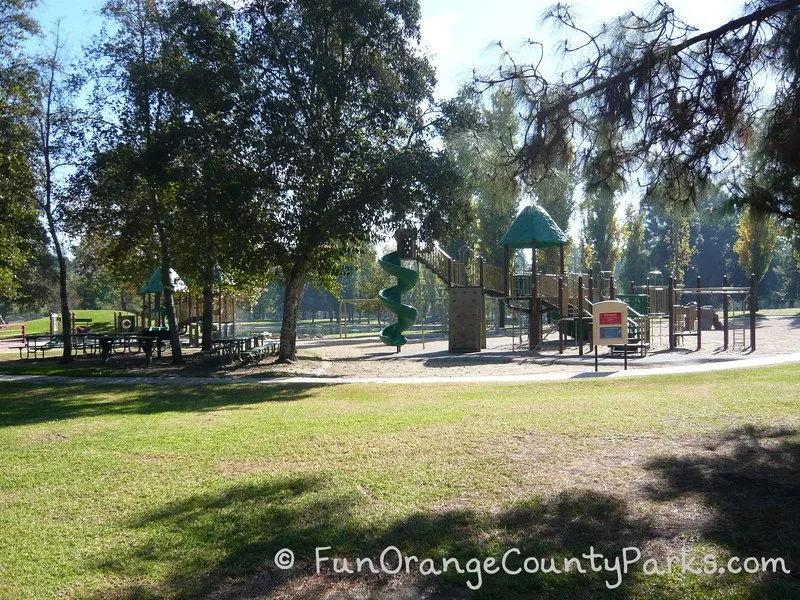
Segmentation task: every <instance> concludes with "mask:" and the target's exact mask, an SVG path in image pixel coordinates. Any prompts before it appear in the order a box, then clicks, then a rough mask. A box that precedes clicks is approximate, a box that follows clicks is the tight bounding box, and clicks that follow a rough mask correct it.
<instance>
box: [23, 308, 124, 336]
mask: <svg viewBox="0 0 800 600" xmlns="http://www.w3.org/2000/svg"><path fill="white" fill-rule="evenodd" d="M72 312H73V313H74V314H75V318H76V319H92V331H93V332H95V333H104V332H108V331H114V312H115V311H113V310H75V311H72ZM116 312H118V313H122V311H116ZM125 314H133V313H125ZM25 333H27V334H28V335H33V334H37V333H50V319H49V318H48V317H42V318H41V319H32V320H31V321H26V322H25Z"/></svg>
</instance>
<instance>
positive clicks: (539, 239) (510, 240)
mask: <svg viewBox="0 0 800 600" xmlns="http://www.w3.org/2000/svg"><path fill="white" fill-rule="evenodd" d="M569 241H570V239H569V236H568V235H567V234H566V233H564V232H563V231H561V228H560V227H559V226H558V225H556V222H555V221H553V217H551V216H550V215H548V214H547V211H546V210H545V209H543V208H541V207H539V206H526V207H525V208H523V209H522V211H521V212H520V213H519V214H518V215H517V218H516V219H514V222H513V223H511V227H509V228H508V231H506V233H505V235H504V236H503V238H502V239H501V240H500V244H501V245H503V246H508V247H509V248H532V247H534V246H535V247H536V248H557V247H559V246H561V245H562V244H568V243H569Z"/></svg>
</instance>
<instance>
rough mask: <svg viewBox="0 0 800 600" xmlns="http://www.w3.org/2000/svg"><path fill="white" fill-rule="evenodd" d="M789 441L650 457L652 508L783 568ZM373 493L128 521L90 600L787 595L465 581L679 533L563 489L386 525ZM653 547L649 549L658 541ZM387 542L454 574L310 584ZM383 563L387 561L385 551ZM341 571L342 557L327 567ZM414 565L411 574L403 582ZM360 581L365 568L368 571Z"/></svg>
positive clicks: (571, 580)
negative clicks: (447, 562)
mask: <svg viewBox="0 0 800 600" xmlns="http://www.w3.org/2000/svg"><path fill="white" fill-rule="evenodd" d="M790 435H796V432H794V431H784V430H780V431H769V430H759V429H755V428H749V429H742V430H734V431H731V432H730V433H728V434H727V435H725V436H722V437H720V438H714V439H713V440H711V441H710V442H709V446H708V448H709V451H710V452H711V453H712V454H711V456H702V457H700V458H688V459H681V458H660V459H657V460H653V461H651V462H650V463H649V464H648V465H647V468H649V469H651V470H652V471H653V473H654V474H655V475H656V476H657V482H656V483H655V484H654V485H653V487H652V488H651V489H650V490H649V495H650V496H651V500H653V501H654V502H656V503H660V504H664V505H665V509H667V510H675V509H674V508H672V507H675V505H676V503H677V502H679V500H680V499H681V498H682V497H683V496H688V495H692V496H695V497H698V496H699V498H700V501H701V502H703V503H705V504H708V505H711V506H712V507H713V508H714V509H715V510H714V515H713V516H712V517H711V518H710V519H709V520H708V521H707V522H706V523H705V525H704V526H703V536H704V539H703V540H702V541H703V542H713V543H717V544H720V545H722V546H723V547H725V548H727V549H728V550H729V551H730V554H731V555H733V556H739V557H741V558H744V557H747V556H758V557H761V556H764V557H778V556H780V557H782V558H784V559H785V560H786V564H787V566H788V567H789V568H790V569H792V570H797V569H798V567H800V563H799V562H798V561H799V560H800V553H798V547H797V539H798V534H799V533H800V531H799V530H798V515H800V511H798V471H797V460H798V454H799V453H800V446H799V445H798V444H797V443H795V442H792V441H790V440H787V439H786V438H787V437H788V436H790ZM380 514H381V507H380V504H379V499H378V498H375V497H373V496H371V495H365V494H364V493H363V492H362V491H360V490H359V488H358V486H356V485H353V486H345V487H341V486H339V487H334V486H333V485H331V484H330V483H328V482H327V481H326V480H325V479H323V478H321V477H300V478H283V479H278V478H275V479H270V480H267V481H259V482H256V483H248V484H235V485H231V486H229V487H227V488H225V489H223V490H221V491H219V492H215V493H208V494H200V495H194V496H190V497H188V498H185V499H183V500H180V501H177V502H172V503H167V504H165V505H162V506H158V507H155V508H152V509H148V510H145V511H143V513H142V514H140V515H139V516H138V517H137V518H136V519H135V520H134V521H132V522H130V523H128V527H129V529H130V530H131V535H130V536H126V537H129V539H136V540H138V541H136V542H134V543H132V544H131V546H130V547H128V548H126V549H125V550H122V551H115V552H114V553H113V554H112V555H111V556H106V557H100V558H99V559H98V563H97V564H95V565H94V568H99V569H100V570H101V571H103V572H104V574H106V575H107V576H108V577H109V578H110V580H111V581H114V582H116V583H115V584H112V585H113V586H114V587H113V589H111V590H109V589H103V590H99V591H97V593H96V595H95V596H94V597H95V598H102V597H108V596H109V595H113V596H114V597H115V598H124V599H126V598H127V599H133V598H159V597H203V598H323V597H325V598H327V597H334V598H356V597H359V598H383V599H388V598H392V599H394V598H416V597H423V596H424V597H427V598H463V597H479V598H503V599H505V598H511V599H514V598H534V597H535V598H550V599H567V598H579V599H588V598H646V599H654V598H665V599H666V598H675V597H681V598H705V597H711V596H713V597H720V598H721V597H730V596H732V595H735V597H737V598H776V599H777V598H789V597H800V596H799V594H800V581H798V579H797V577H796V575H793V576H785V575H781V576H774V575H766V576H756V577H753V578H750V576H748V575H744V574H742V575H726V576H724V577H717V576H713V577H711V576H706V575H701V576H698V577H694V578H691V577H687V579H685V580H684V579H680V577H679V578H678V580H677V581H676V580H675V578H670V577H665V578H656V577H647V576H644V575H643V574H642V572H641V566H642V565H641V563H640V564H638V565H636V566H635V567H633V568H632V572H631V573H629V574H627V575H623V576H622V577H621V584H620V586H619V587H617V588H616V589H609V588H608V587H607V585H606V582H607V581H610V582H612V583H613V582H616V580H617V576H616V574H615V573H614V572H609V571H600V572H593V571H592V570H591V569H590V567H589V561H588V560H587V558H586V557H584V558H583V559H582V564H583V565H584V568H585V569H586V571H587V572H586V573H580V572H578V571H577V570H576V569H575V567H574V566H573V569H572V570H571V571H570V572H562V573H553V572H549V573H542V572H541V570H540V571H539V572H538V573H535V574H526V573H524V572H523V573H521V574H519V575H516V576H512V575H508V574H503V573H502V572H501V573H498V574H494V575H486V574H484V575H483V577H482V586H481V587H480V589H479V590H478V591H477V592H472V591H470V590H469V589H468V587H467V585H466V584H467V582H472V583H473V584H475V583H477V582H478V578H477V574H476V573H475V572H474V570H473V571H470V570H469V567H468V561H469V560H470V559H480V560H483V559H484V558H486V557H496V558H497V559H498V561H499V560H500V558H501V557H502V556H503V554H504V553H505V552H506V551H507V550H509V549H511V548H518V549H519V551H520V556H517V555H513V556H510V558H509V565H510V567H511V568H518V567H521V566H522V562H523V560H524V558H525V557H528V556H533V557H537V558H539V559H545V564H549V560H550V559H551V558H554V559H556V562H555V565H556V566H557V567H558V566H559V565H560V566H561V568H562V570H563V564H564V562H563V560H564V558H565V557H581V556H582V555H584V554H585V553H587V552H589V550H590V548H593V549H594V550H595V551H596V552H598V553H602V554H603V555H604V556H605V557H607V558H609V559H610V560H611V561H613V560H614V559H615V558H616V557H619V556H621V555H622V552H623V549H624V548H626V547H636V548H639V549H642V550H643V551H645V552H646V550H645V549H646V548H647V547H648V544H649V543H652V542H656V543H657V542H658V541H659V540H664V539H667V540H669V539H672V540H674V539H676V538H677V537H678V536H679V535H680V534H681V533H683V532H676V531H673V530H670V531H667V532H664V531H662V530H659V528H658V527H657V526H656V524H655V523H654V522H653V521H651V520H650V518H649V517H646V516H642V515H641V514H637V513H636V511H635V509H634V508H633V507H632V506H631V505H629V504H628V502H627V501H626V500H625V499H623V498H620V497H617V496H614V495H611V494H603V493H598V492H596V491H593V490H582V489H573V490H569V491H567V492H564V493H562V494H561V495H558V496H556V497H553V498H552V499H550V500H547V501H543V500H541V499H538V498H530V499H528V500H525V501H520V502H517V503H514V504H511V505H509V506H507V507H505V508H504V509H503V510H502V511H497V512H489V511H476V510H473V509H461V510H459V509H450V510H443V509H436V510H428V511H426V512H418V513H415V514H412V515H410V516H408V517H406V518H403V519H400V520H395V521H391V520H388V519H387V520H383V519H381V518H380V517H376V516H375V515H380ZM656 545H657V544H656ZM391 546H394V547H396V548H398V549H399V550H400V551H401V552H402V553H403V555H404V556H411V555H413V556H416V557H418V558H419V560H423V559H425V558H431V559H433V560H434V563H433V564H434V565H435V566H437V567H439V568H440V567H441V565H442V560H443V558H445V557H450V558H455V559H458V561H459V563H460V565H461V567H462V568H464V569H465V570H466V572H465V573H456V572H455V571H454V567H453V565H451V566H450V569H449V571H448V573H445V574H442V575H439V576H428V577H425V578H423V577H419V578H415V577H413V576H411V577H409V576H405V577H403V576H402V575H398V576H393V575H387V574H374V575H370V574H368V573H366V571H367V567H364V570H362V572H361V574H352V575H343V574H335V573H332V572H331V564H332V562H331V561H327V562H325V563H324V567H323V569H322V574H321V575H315V568H316V567H315V563H314V558H315V549H317V548H322V547H330V549H328V550H324V551H323V554H324V555H325V556H328V557H331V558H332V557H338V558H344V557H347V558H348V559H349V560H350V567H351V568H353V567H354V561H355V559H356V558H358V557H369V558H371V559H372V560H373V561H374V564H376V565H379V564H380V560H379V557H380V555H381V552H382V551H383V550H384V549H386V548H388V547H391ZM282 548H290V549H292V550H293V551H294V554H295V556H296V558H297V562H296V564H295V566H294V568H292V569H290V570H285V571H281V570H279V569H277V568H276V567H275V565H274V556H275V553H276V552H278V550H280V549H282ZM387 556H388V558H387V563H388V564H389V566H390V567H391V566H393V565H395V564H396V558H395V557H396V555H395V554H394V553H390V554H389V555H387ZM658 558H659V559H660V560H661V561H662V563H661V564H662V566H663V560H664V557H658ZM340 565H341V563H340ZM417 572H418V571H417V570H416V567H415V566H414V567H412V574H416V573H417ZM365 573H366V574H365Z"/></svg>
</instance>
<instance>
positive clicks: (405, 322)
mask: <svg viewBox="0 0 800 600" xmlns="http://www.w3.org/2000/svg"><path fill="white" fill-rule="evenodd" d="M378 263H380V265H381V268H382V269H383V270H384V271H386V272H387V273H388V274H389V275H391V276H393V277H397V285H393V286H392V287H388V288H385V289H382V290H381V291H380V292H378V297H379V298H380V300H381V302H382V303H383V305H384V306H385V307H386V308H388V309H389V310H390V311H392V312H393V313H395V314H396V315H397V323H392V324H391V325H389V326H388V327H384V328H383V329H382V330H381V341H382V342H383V343H384V344H386V345H387V346H397V351H398V352H400V346H402V345H403V344H405V343H406V341H407V340H406V336H404V335H403V332H404V331H405V330H406V329H409V328H410V327H411V326H412V325H413V324H414V322H415V321H416V320H417V309H416V308H414V307H413V306H409V305H407V304H403V303H402V302H401V300H402V297H403V293H404V292H407V291H408V290H410V289H412V288H413V287H414V286H415V285H416V284H417V278H418V277H419V274H418V273H417V272H416V271H415V270H413V269H407V268H405V267H404V266H403V265H402V263H401V261H400V257H399V256H398V254H397V252H390V253H389V254H387V255H386V256H384V257H383V258H380V259H378Z"/></svg>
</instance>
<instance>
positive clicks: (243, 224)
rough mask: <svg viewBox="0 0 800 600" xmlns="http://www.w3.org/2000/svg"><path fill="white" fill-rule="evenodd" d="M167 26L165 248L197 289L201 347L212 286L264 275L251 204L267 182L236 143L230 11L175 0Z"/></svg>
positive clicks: (248, 282)
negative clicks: (172, 162) (169, 188)
mask: <svg viewBox="0 0 800 600" xmlns="http://www.w3.org/2000/svg"><path fill="white" fill-rule="evenodd" d="M165 20H166V28H167V30H168V31H170V32H171V34H170V37H169V41H168V43H167V44H165V47H164V49H163V50H162V54H164V55H166V56H171V57H174V59H173V60H172V61H171V64H172V67H171V68H172V71H171V73H170V76H171V78H170V80H169V81H168V82H167V85H166V86H165V92H166V93H167V94H168V95H169V97H170V98H171V101H172V102H173V103H174V108H173V109H172V110H174V111H175V113H176V114H180V115H182V117H183V118H182V119H180V120H176V122H175V124H174V125H173V139H174V140H175V146H176V148H175V152H176V154H177V156H178V161H179V163H180V175H179V182H178V185H177V193H176V200H175V214H174V219H173V224H174V233H173V236H172V237H173V254H174V257H175V263H176V265H178V266H179V267H180V273H181V275H182V276H183V277H184V279H185V280H186V281H187V282H189V283H190V287H192V286H193V287H197V288H198V289H199V290H201V291H202V296H203V317H202V321H201V330H202V339H203V348H204V349H207V348H210V347H211V341H212V339H211V338H212V335H211V334H212V327H213V295H214V291H215V290H217V291H219V292H221V291H222V290H223V289H225V290H226V291H228V292H229V293H233V292H237V293H240V294H247V293H254V292H255V290H256V289H257V288H258V289H260V288H263V286H264V284H265V283H266V279H267V278H268V277H269V276H270V275H271V273H270V272H269V271H268V270H265V269H264V268H261V266H260V265H259V264H258V261H259V259H260V255H259V252H258V248H257V246H255V245H251V244H248V243H246V241H247V240H249V239H253V238H254V237H257V235H258V229H259V227H260V215H259V212H258V211H259V204H258V203H257V199H256V194H255V191H256V189H258V188H259V187H262V188H263V187H267V186H269V185H271V180H270V179H269V178H266V179H265V178H264V176H263V175H262V174H260V173H259V172H258V170H257V169H255V168H253V165H251V164H250V163H249V161H248V158H247V154H248V151H249V148H247V147H246V146H245V145H244V144H242V143H241V140H242V137H243V136H242V135H241V133H242V129H243V127H244V126H245V120H246V119H247V117H248V116H249V115H248V114H247V112H246V111H245V110H242V109H241V108H240V101H241V99H242V96H243V94H244V88H243V85H244V81H245V77H244V73H243V71H244V69H245V67H244V65H243V64H242V61H240V60H239V58H240V57H239V54H238V47H237V46H238V38H237V35H236V28H235V26H234V11H233V9H232V7H231V6H230V5H229V4H228V3H226V2H223V1H217V0H214V1H207V2H204V3H202V4H198V3H195V2H189V1H186V0H177V1H176V2H173V3H172V4H171V5H170V8H169V10H168V11H166V14H165Z"/></svg>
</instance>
